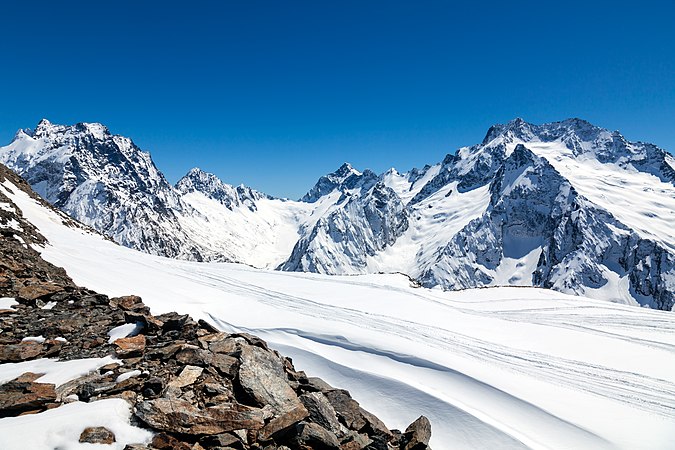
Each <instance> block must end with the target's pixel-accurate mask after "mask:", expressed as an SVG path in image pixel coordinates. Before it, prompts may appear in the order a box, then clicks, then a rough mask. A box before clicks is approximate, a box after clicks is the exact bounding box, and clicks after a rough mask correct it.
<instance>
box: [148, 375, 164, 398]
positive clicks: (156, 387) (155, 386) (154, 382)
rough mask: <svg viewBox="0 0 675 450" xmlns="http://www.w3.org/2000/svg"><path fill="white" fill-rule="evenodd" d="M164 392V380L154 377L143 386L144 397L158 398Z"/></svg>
mask: <svg viewBox="0 0 675 450" xmlns="http://www.w3.org/2000/svg"><path fill="white" fill-rule="evenodd" d="M163 390H164V379H162V378H161V377H152V378H149V379H148V380H146V381H145V383H144V384H143V396H144V397H146V398H152V397H158V396H160V395H161V393H162V391H163Z"/></svg>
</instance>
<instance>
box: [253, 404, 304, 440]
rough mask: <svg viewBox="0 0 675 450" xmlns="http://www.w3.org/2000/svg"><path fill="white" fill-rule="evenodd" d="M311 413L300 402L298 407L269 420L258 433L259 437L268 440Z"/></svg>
mask: <svg viewBox="0 0 675 450" xmlns="http://www.w3.org/2000/svg"><path fill="white" fill-rule="evenodd" d="M308 415H309V413H308V412H307V410H306V409H305V407H304V406H303V405H302V403H299V404H298V405H297V406H296V407H294V408H293V409H291V410H288V411H286V412H284V413H282V414H280V415H277V416H276V417H275V418H273V419H272V420H270V421H269V423H267V425H265V427H264V428H263V429H262V430H260V432H259V433H258V439H260V440H261V441H267V440H269V439H270V438H272V437H273V436H274V435H276V434H278V433H283V432H285V431H287V430H289V429H290V428H292V427H293V426H294V425H295V424H297V423H298V422H300V421H301V420H303V419H305V418H306V417H307V416H308Z"/></svg>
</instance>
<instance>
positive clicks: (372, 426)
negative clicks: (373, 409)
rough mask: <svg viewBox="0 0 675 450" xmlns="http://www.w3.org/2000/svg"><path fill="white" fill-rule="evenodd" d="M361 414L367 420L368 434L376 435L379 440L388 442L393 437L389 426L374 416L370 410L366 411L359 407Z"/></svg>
mask: <svg viewBox="0 0 675 450" xmlns="http://www.w3.org/2000/svg"><path fill="white" fill-rule="evenodd" d="M359 410H360V412H361V416H362V417H363V418H364V419H365V420H366V422H368V425H367V427H366V428H367V432H368V434H369V435H370V436H377V437H378V438H379V440H380V441H385V442H389V441H391V440H392V439H393V437H394V435H393V434H392V432H391V431H389V428H387V426H386V425H385V424H384V423H383V422H382V421H381V420H380V419H379V418H377V417H375V416H374V415H373V414H371V413H370V412H368V411H366V410H365V409H363V408H360V409H359Z"/></svg>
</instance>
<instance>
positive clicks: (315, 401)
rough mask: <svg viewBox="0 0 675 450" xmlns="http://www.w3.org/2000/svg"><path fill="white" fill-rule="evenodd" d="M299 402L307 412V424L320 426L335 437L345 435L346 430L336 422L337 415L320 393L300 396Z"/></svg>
mask: <svg viewBox="0 0 675 450" xmlns="http://www.w3.org/2000/svg"><path fill="white" fill-rule="evenodd" d="M300 401H302V404H303V405H305V408H307V411H309V422H312V423H316V424H319V425H321V426H322V427H324V428H325V429H326V430H328V431H330V432H332V433H333V434H335V435H336V436H337V437H342V436H344V435H345V433H346V431H347V430H346V429H345V428H344V426H343V425H342V424H341V423H340V422H339V421H338V419H337V413H336V412H335V409H334V408H333V406H332V405H331V404H330V402H329V401H328V399H327V398H326V396H325V395H323V394H322V393H321V392H312V393H309V394H304V395H301V396H300Z"/></svg>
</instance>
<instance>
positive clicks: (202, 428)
mask: <svg viewBox="0 0 675 450" xmlns="http://www.w3.org/2000/svg"><path fill="white" fill-rule="evenodd" d="M5 178H10V179H11V180H12V182H13V183H14V184H15V185H19V186H21V187H22V188H25V189H26V191H27V192H30V191H29V189H30V188H28V187H27V185H26V184H25V182H23V181H22V180H20V179H18V177H16V176H15V175H14V174H13V173H11V172H10V171H8V170H7V169H6V168H4V167H2V166H0V182H2V181H3V180H4V179H5ZM31 195H35V194H32V193H31ZM0 204H4V205H9V206H3V208H0V254H1V255H2V258H0V298H5V299H14V301H15V302H16V304H12V305H11V306H6V307H4V309H0V368H2V367H3V366H4V367H8V366H6V365H7V364H13V363H20V362H23V361H30V360H38V359H41V358H58V359H59V360H61V361H66V360H80V359H83V358H103V357H106V356H108V357H112V358H110V362H109V363H107V364H105V365H103V366H101V367H99V368H98V369H97V370H95V371H93V372H90V373H87V374H85V375H83V376H79V377H76V378H74V379H72V380H69V381H68V382H66V383H63V384H60V385H56V384H50V383H41V382H40V381H39V378H40V376H41V374H40V373H32V372H27V373H23V374H21V375H20V376H18V377H16V378H14V379H12V380H9V381H6V382H5V383H4V384H2V385H0V418H4V417H15V416H20V415H26V414H36V413H41V412H43V411H46V410H50V409H53V408H58V407H60V406H61V405H63V404H66V403H71V402H77V401H79V402H95V401H98V400H102V399H109V398H120V399H123V400H125V401H126V402H128V403H129V405H130V407H131V408H132V411H133V416H132V422H135V423H133V424H134V425H136V426H139V427H143V428H147V429H150V430H151V431H153V432H154V437H153V438H152V440H151V441H150V442H143V443H138V444H130V445H127V446H126V447H125V448H126V449H128V450H140V449H195V450H196V449H202V448H204V449H270V450H271V449H284V448H291V449H342V450H359V449H377V450H380V449H382V450H386V449H405V450H412V449H415V450H422V449H426V448H428V443H429V439H430V437H431V426H430V424H429V421H428V420H427V419H426V418H425V417H423V416H422V417H420V418H419V419H417V420H416V421H415V422H413V423H412V424H411V425H410V426H409V427H408V428H407V429H406V431H405V432H400V431H397V430H389V429H387V427H386V426H385V425H384V424H383V423H382V422H381V421H380V420H379V419H378V418H377V417H375V416H373V415H372V414H370V413H369V412H367V411H365V410H364V409H363V408H361V407H360V406H359V404H358V402H357V401H356V400H354V399H352V398H351V397H350V395H349V393H348V392H347V391H345V390H342V389H337V388H334V387H332V386H330V385H328V384H327V383H326V382H324V381H322V380H321V379H318V378H312V377H309V376H307V375H306V374H305V373H304V372H302V371H298V370H296V369H295V368H294V367H293V364H292V362H291V360H290V359H289V358H285V357H283V356H282V355H280V354H279V353H278V352H276V351H274V350H271V349H269V348H268V346H267V344H266V343H265V342H264V341H263V340H261V339H259V338H257V337H255V336H251V335H248V334H227V333H222V332H220V331H218V330H217V329H215V328H213V327H212V326H211V325H210V324H208V323H206V322H203V321H199V322H195V321H194V320H192V319H191V318H190V317H189V316H187V315H179V314H176V313H169V314H163V315H160V316H153V315H152V314H151V313H150V311H149V309H148V307H146V306H145V305H144V304H143V302H142V300H141V299H140V298H139V297H136V296H126V297H118V298H108V297H107V296H105V295H101V294H98V293H96V292H93V291H91V290H88V289H85V288H81V287H78V286H76V285H75V284H74V283H73V282H72V280H70V278H69V277H68V276H67V274H66V273H65V271H64V270H63V269H60V268H57V267H54V266H53V265H51V264H49V263H47V262H46V261H44V260H42V258H41V257H40V256H39V253H37V252H36V251H35V250H34V249H33V248H32V246H31V245H30V244H37V245H40V244H44V238H43V237H41V236H40V235H39V233H38V232H37V230H35V228H34V227H33V226H32V225H31V224H29V223H27V222H26V221H25V220H24V219H23V217H22V216H21V212H20V211H19V210H18V208H16V206H15V205H13V204H12V203H11V202H10V201H9V199H7V198H6V197H4V196H3V195H2V194H1V193H0ZM65 220H67V219H66V218H65V217H64V221H65ZM12 303H14V302H12ZM79 440H80V442H88V443H97V444H113V443H115V442H116V437H115V435H114V433H113V432H112V431H110V430H109V429H107V428H105V427H104V426H100V427H83V429H82V432H81V435H80V439H79Z"/></svg>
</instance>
